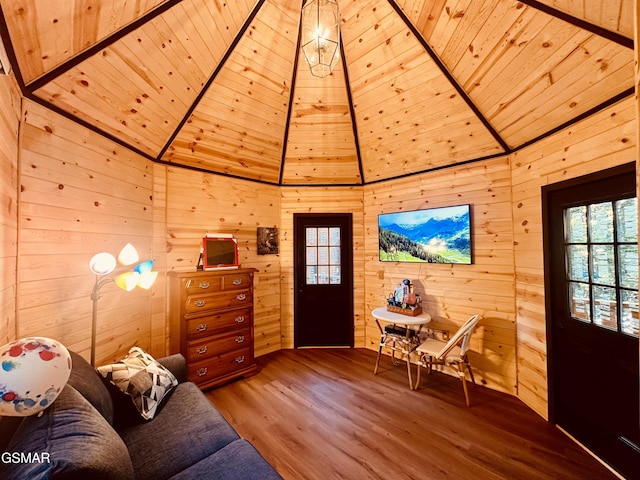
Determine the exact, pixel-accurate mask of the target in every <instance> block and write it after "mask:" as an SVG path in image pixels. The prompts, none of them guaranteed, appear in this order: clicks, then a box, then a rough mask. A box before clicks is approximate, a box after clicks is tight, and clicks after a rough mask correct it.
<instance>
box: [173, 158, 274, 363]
mask: <svg viewBox="0 0 640 480" xmlns="http://www.w3.org/2000/svg"><path fill="white" fill-rule="evenodd" d="M164 168H166V169H167V172H166V232H167V236H166V252H167V254H166V257H167V268H168V270H169V271H173V270H175V271H189V270H194V271H195V269H196V265H197V262H198V256H199V253H200V247H201V246H202V237H203V236H204V235H205V234H206V233H207V232H209V233H216V232H217V233H231V234H233V235H235V237H236V238H237V239H238V247H239V254H240V263H241V264H242V266H243V267H253V268H256V269H258V273H256V275H255V278H254V316H255V322H254V341H255V354H256V356H260V355H265V354H267V353H270V352H273V351H275V350H279V349H280V348H281V341H280V317H281V314H280V289H281V286H280V258H281V257H282V240H281V243H280V254H279V255H275V254H272V255H258V253H257V228H258V227H276V228H281V227H280V196H279V187H276V186H270V185H260V184H256V183H255V182H250V181H246V180H234V179H229V178H225V177H222V176H218V175H211V174H204V173H199V172H195V171H191V170H185V169H182V168H173V167H164Z"/></svg>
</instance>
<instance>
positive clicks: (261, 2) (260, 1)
mask: <svg viewBox="0 0 640 480" xmlns="http://www.w3.org/2000/svg"><path fill="white" fill-rule="evenodd" d="M264 2H265V0H258V1H257V2H256V4H255V5H254V7H253V10H251V13H250V14H249V16H248V17H247V18H246V20H245V22H244V23H243V24H242V27H240V30H238V34H237V35H236V36H235V37H234V39H233V41H232V42H231V43H230V44H229V46H228V47H227V50H226V51H225V52H224V55H223V56H222V58H221V59H220V61H219V62H218V65H216V68H214V69H213V72H211V76H210V77H209V78H208V79H207V81H206V83H205V84H204V85H203V86H202V90H200V93H198V95H197V96H196V98H195V99H194V101H193V103H192V104H191V106H190V107H189V109H188V110H187V112H186V113H185V115H184V117H183V118H182V120H181V121H180V123H178V125H177V126H176V128H175V129H174V131H173V133H172V134H171V136H170V137H169V139H168V140H167V142H166V143H165V145H164V147H162V148H161V149H160V152H159V153H158V155H157V156H156V159H157V160H158V161H160V160H161V159H162V157H163V155H164V154H165V153H167V150H169V147H170V146H171V144H172V143H173V141H174V140H175V139H176V137H177V136H178V134H179V133H180V130H181V129H182V127H184V126H185V124H186V123H187V121H188V120H189V117H190V116H191V114H192V113H193V112H194V111H195V109H196V108H197V106H198V104H199V103H200V101H201V100H202V99H203V98H204V96H205V95H206V94H207V91H208V90H209V88H210V87H211V85H212V84H213V82H214V81H215V79H216V78H217V76H218V74H219V73H220V70H222V67H223V66H224V64H225V63H227V60H228V59H229V57H230V56H231V54H232V53H233V51H234V50H235V48H236V46H237V45H238V43H239V42H240V40H241V39H242V37H243V36H244V34H245V32H246V31H247V29H248V28H249V26H250V25H251V23H252V22H253V20H254V19H255V17H256V15H257V14H258V12H259V11H260V9H261V8H262V5H264Z"/></svg>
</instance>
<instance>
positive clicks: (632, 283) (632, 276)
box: [618, 245, 638, 289]
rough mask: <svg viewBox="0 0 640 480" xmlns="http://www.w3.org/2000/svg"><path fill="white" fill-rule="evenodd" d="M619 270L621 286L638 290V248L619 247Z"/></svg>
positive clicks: (633, 246)
mask: <svg viewBox="0 0 640 480" xmlns="http://www.w3.org/2000/svg"><path fill="white" fill-rule="evenodd" d="M618 258H619V259H620V260H619V264H618V268H619V270H620V272H619V276H620V286H621V287H626V288H636V289H637V288H638V246H637V245H620V246H619V247H618Z"/></svg>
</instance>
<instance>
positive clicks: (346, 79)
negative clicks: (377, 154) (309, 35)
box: [340, 34, 364, 185]
mask: <svg viewBox="0 0 640 480" xmlns="http://www.w3.org/2000/svg"><path fill="white" fill-rule="evenodd" d="M340 56H341V57H342V70H343V72H344V84H345V88H346V90H347V100H348V102H349V114H350V115H351V128H352V129H353V142H354V144H355V147H356V156H357V157H358V171H359V172H360V185H364V169H363V166H362V154H361V153H360V137H359V136H358V124H357V122H356V110H355V108H354V106H353V94H352V93H351V82H350V81H349V68H348V66H347V59H346V57H345V54H344V45H343V43H342V34H341V35H340Z"/></svg>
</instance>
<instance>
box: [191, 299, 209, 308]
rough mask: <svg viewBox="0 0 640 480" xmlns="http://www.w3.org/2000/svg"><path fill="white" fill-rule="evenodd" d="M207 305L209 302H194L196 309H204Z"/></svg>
mask: <svg viewBox="0 0 640 480" xmlns="http://www.w3.org/2000/svg"><path fill="white" fill-rule="evenodd" d="M206 304H207V302H205V301H204V300H196V301H195V302H194V305H195V306H196V307H204V306H205V305H206Z"/></svg>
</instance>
